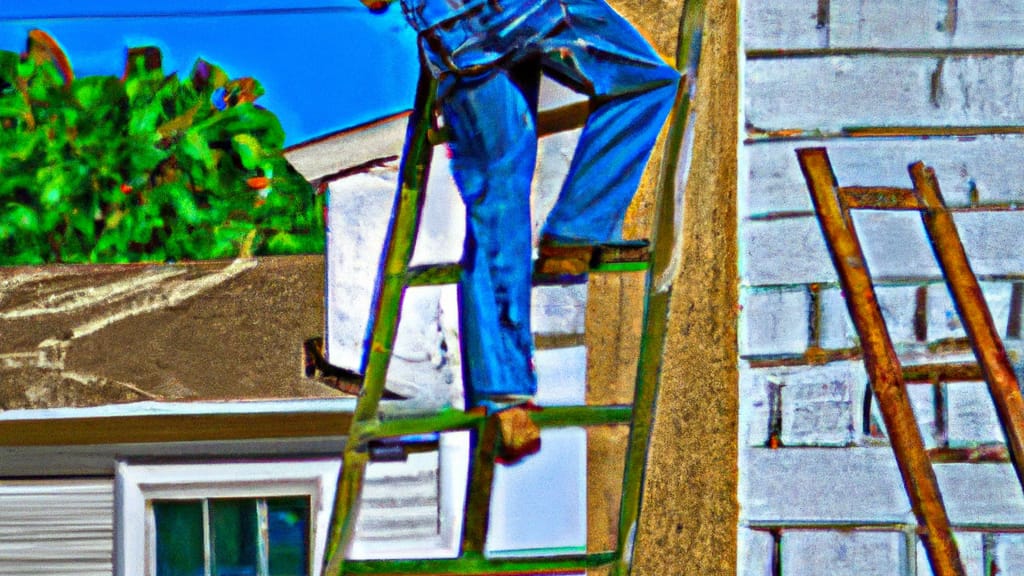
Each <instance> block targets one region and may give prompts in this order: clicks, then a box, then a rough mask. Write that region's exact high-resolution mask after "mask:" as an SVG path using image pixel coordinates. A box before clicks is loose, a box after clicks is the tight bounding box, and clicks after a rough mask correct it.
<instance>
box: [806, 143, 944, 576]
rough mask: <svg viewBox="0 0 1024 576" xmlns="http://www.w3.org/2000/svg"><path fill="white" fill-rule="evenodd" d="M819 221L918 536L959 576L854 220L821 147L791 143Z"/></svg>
mask: <svg viewBox="0 0 1024 576" xmlns="http://www.w3.org/2000/svg"><path fill="white" fill-rule="evenodd" d="M797 156H798V158H799V161H800V168H801V170H802V171H803V174H804V178H805V180H806V181H807V187H808V189H809V190H810V192H811V199H812V200H813V202H814V209H815V212H816V214H817V216H818V222H819V224H820V225H821V230H822V232H823V233H824V236H825V239H826V242H827V245H828V248H829V254H830V256H831V258H832V262H833V264H834V266H835V267H836V271H837V272H838V274H839V279H840V285H841V286H842V288H843V292H844V294H845V296H846V302H847V307H848V308H849V311H850V316H851V317H852V319H853V323H854V326H855V328H856V330H857V333H858V335H859V336H860V339H861V347H862V350H863V354H864V365H865V368H866V370H867V373H868V376H869V378H870V380H871V387H872V389H873V391H874V393H875V397H876V398H877V399H878V404H879V408H880V410H881V412H882V418H883V420H884V422H885V426H886V430H887V431H888V433H889V439H890V443H891V445H892V449H893V452H894V453H895V456H896V462H897V465H898V467H899V470H900V475H901V477H902V479H903V485H904V488H905V490H906V492H907V496H908V498H909V500H910V505H911V507H912V509H913V511H914V515H915V516H916V517H917V522H918V524H919V525H921V526H922V528H923V533H922V534H921V539H922V541H923V543H924V547H925V550H926V552H927V554H928V560H929V563H930V564H931V567H932V571H933V572H934V573H935V575H936V576H963V575H964V569H963V565H962V564H961V562H960V554H959V551H958V549H957V546H956V542H955V541H954V539H953V531H952V528H951V527H950V524H949V518H948V516H947V514H946V509H945V505H944V504H943V501H942V495H941V492H940V491H939V485H938V481H937V480H936V478H935V471H934V470H933V469H932V466H931V462H930V461H929V459H928V455H927V452H926V451H925V447H924V441H923V439H922V438H921V433H920V430H919V429H918V427H917V421H916V419H915V417H914V412H913V409H912V408H911V405H910V400H909V398H908V396H907V393H906V386H905V383H904V381H903V374H902V368H901V366H900V362H899V359H898V358H897V356H896V351H895V349H894V348H893V345H892V340H891V339H890V337H889V332H888V329H887V327H886V324H885V319H884V317H883V316H882V311H881V308H880V307H879V305H878V300H877V297H876V295H875V290H874V286H873V285H872V282H871V276H870V273H869V271H868V268H867V263H866V261H865V259H864V254H863V251H862V250H861V247H860V243H859V241H858V240H857V235H856V232H855V230H854V229H853V228H852V227H851V226H850V224H852V222H850V221H849V219H848V217H844V214H843V212H844V210H843V208H842V207H841V205H840V198H839V194H838V185H837V183H836V179H835V174H834V172H833V171H832V166H831V164H830V162H829V159H828V152H827V151H826V150H825V149H824V148H810V149H806V148H805V149H800V150H797Z"/></svg>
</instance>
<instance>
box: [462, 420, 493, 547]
mask: <svg viewBox="0 0 1024 576" xmlns="http://www.w3.org/2000/svg"><path fill="white" fill-rule="evenodd" d="M475 434H476V446H475V447H474V448H473V453H472V455H471V457H470V460H469V461H470V466H471V470H470V474H469V480H468V481H469V486H468V487H467V490H466V495H467V497H466V507H465V513H464V514H463V522H462V543H461V549H460V550H461V557H462V558H468V559H480V558H483V557H484V548H485V546H486V544H487V528H488V522H489V521H490V517H491V493H492V491H493V485H494V466H495V464H494V456H495V452H496V448H497V442H498V422H497V419H496V418H493V417H491V418H485V419H484V420H482V421H481V422H480V424H479V425H478V426H477V429H476V432H475Z"/></svg>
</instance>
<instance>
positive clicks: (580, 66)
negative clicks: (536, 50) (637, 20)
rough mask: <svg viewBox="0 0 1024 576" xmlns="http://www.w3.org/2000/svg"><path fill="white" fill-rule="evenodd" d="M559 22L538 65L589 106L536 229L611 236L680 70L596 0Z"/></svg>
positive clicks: (578, 3)
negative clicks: (557, 190)
mask: <svg viewBox="0 0 1024 576" xmlns="http://www.w3.org/2000/svg"><path fill="white" fill-rule="evenodd" d="M566 20H567V26H565V27H564V28H562V29H561V30H560V31H559V33H558V34H556V35H554V36H551V37H549V38H546V39H545V40H544V41H543V42H542V44H541V46H540V48H541V49H542V50H543V52H544V56H545V59H544V66H545V68H546V69H548V70H549V71H550V73H551V74H552V75H553V76H555V77H556V78H558V79H560V80H561V81H563V82H564V83H566V84H567V85H569V86H570V87H571V88H574V89H576V90H578V91H580V92H583V93H586V94H588V95H589V96H591V98H592V99H593V100H592V102H593V104H594V105H595V108H594V110H593V112H592V113H591V115H590V117H589V119H588V120H587V124H586V126H585V127H584V129H583V133H582V135H581V136H580V140H579V144H578V145H577V148H576V154H575V156H574V157H573V161H572V164H571V166H570V169H569V174H568V176H567V178H566V182H565V185H564V187H563V188H562V192H561V194H560V195H559V198H558V201H557V202H556V204H555V206H554V208H553V209H552V211H551V213H550V214H549V216H548V219H547V222H546V223H545V225H544V229H543V232H544V235H545V236H546V237H548V238H549V239H553V240H561V241H565V242H572V241H584V242H592V243H593V242H606V241H610V240H617V239H620V238H621V234H622V220H623V218H624V217H625V214H626V210H627V208H628V207H629V203H630V201H631V200H632V198H633V195H634V193H635V192H636V189H637V186H638V185H639V182H640V178H641V176H642V174H643V170H644V166H645V165H646V164H647V160H648V158H649V157H650V153H651V149H652V148H653V147H654V143H655V140H656V139H657V137H658V133H659V132H660V131H661V127H662V124H663V123H664V121H665V118H666V117H667V116H668V113H669V111H670V110H671V108H672V103H673V101H674V97H675V93H676V88H677V85H678V82H679V74H678V72H677V71H676V70H675V69H673V68H672V67H670V66H668V65H667V64H665V62H664V61H663V60H662V59H661V58H660V57H659V56H658V55H657V53H656V52H655V51H654V49H653V48H651V47H650V45H649V44H648V43H647V41H646V40H644V38H643V37H642V36H641V35H640V34H639V33H638V32H637V31H636V30H635V29H634V28H633V27H632V26H631V25H630V24H629V23H628V22H627V21H626V20H625V19H623V18H622V17H621V16H619V15H618V14H617V13H616V12H615V11H614V10H612V9H611V8H610V7H608V5H607V4H605V2H604V1H603V0H574V1H573V2H571V3H569V4H568V5H567V19H566Z"/></svg>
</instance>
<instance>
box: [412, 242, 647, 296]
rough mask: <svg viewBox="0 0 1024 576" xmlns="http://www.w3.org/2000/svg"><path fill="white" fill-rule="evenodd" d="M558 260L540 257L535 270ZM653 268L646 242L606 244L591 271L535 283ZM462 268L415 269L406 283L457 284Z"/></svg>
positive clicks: (538, 276)
mask: <svg viewBox="0 0 1024 576" xmlns="http://www.w3.org/2000/svg"><path fill="white" fill-rule="evenodd" d="M557 260H558V259H557V258H540V259H538V260H536V261H535V262H534V269H540V268H543V267H544V266H545V264H549V263H551V264H554V266H553V267H554V268H558V265H557ZM649 267H650V249H649V248H648V245H647V244H646V243H644V242H625V243H621V244H619V243H616V244H602V245H599V246H595V247H594V248H593V257H592V258H591V261H590V267H589V269H588V270H587V271H585V272H582V273H579V274H555V273H552V274H547V273H540V272H537V273H534V275H533V281H534V284H537V285H544V284H573V283H581V282H583V281H584V280H585V278H586V274H587V273H592V274H611V273H622V272H643V271H645V270H647V268H649ZM461 271H462V267H461V266H460V265H458V264H427V265H424V266H411V267H409V271H408V272H406V283H407V284H408V285H409V286H438V285H441V284H456V283H458V281H459V275H460V274H461Z"/></svg>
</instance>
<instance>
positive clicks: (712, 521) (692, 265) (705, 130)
mask: <svg viewBox="0 0 1024 576" xmlns="http://www.w3.org/2000/svg"><path fill="white" fill-rule="evenodd" d="M611 3H612V4H613V5H614V6H615V8H616V9H617V10H619V11H620V12H621V13H622V14H623V15H624V16H626V17H627V18H629V19H630V20H632V21H633V22H634V23H636V24H637V26H638V27H639V28H641V29H642V31H643V32H644V33H645V35H647V37H648V38H650V39H651V40H652V42H654V43H655V44H656V46H657V47H658V49H659V50H660V51H661V52H662V54H665V55H666V56H670V55H672V54H673V53H674V52H675V39H676V37H677V31H678V23H679V16H680V14H681V12H682V2H680V1H673V0H619V1H615V0H612V2H611ZM737 44H738V41H737V6H736V3H735V2H732V1H730V0H709V1H707V2H706V20H705V25H704V37H703V50H702V58H701V64H700V70H699V73H698V76H699V83H698V89H697V99H696V102H695V106H696V110H697V115H696V120H695V122H696V123H695V127H694V128H695V137H694V148H693V161H692V166H691V172H690V177H689V182H688V186H687V190H686V212H685V216H684V225H683V231H682V235H683V237H682V240H683V242H684V247H685V248H684V252H683V262H682V266H681V269H680V271H679V274H678V276H677V279H676V283H675V288H674V293H673V297H672V302H671V321H670V330H669V338H668V343H667V351H666V357H665V360H664V365H663V373H662V380H661V386H660V393H659V398H658V402H657V409H656V410H657V412H656V419H655V426H654V432H653V437H652V440H651V446H650V454H649V461H648V468H647V476H646V481H645V489H644V498H643V508H642V515H641V523H640V527H639V532H638V536H637V541H636V549H635V553H634V573H635V574H642V575H648V574H649V575H657V576H668V575H677V574H679V575H683V574H685V575H689V574H735V572H736V523H737V517H738V504H737V500H736V487H737V448H736V430H737V418H738V404H737V370H736V358H737V356H736V315H737V304H738V293H737V248H736V246H737V244H736V225H735V223H736V208H735V206H736V182H737V177H736V175H737V165H736V149H737V137H738V135H737V117H738V116H737V114H738V107H739V105H738V88H737V85H738V81H737V78H738V72H737V62H738V57H737ZM660 154H661V151H660V149H658V150H656V151H655V156H654V158H659V157H660ZM655 164H656V162H652V167H649V169H648V176H647V177H646V178H645V186H644V190H642V193H641V197H640V198H638V201H637V202H636V203H635V205H634V208H635V210H634V213H633V215H632V218H633V219H632V223H633V225H634V231H638V230H644V229H646V228H647V227H648V225H649V217H650V206H651V185H652V183H653V181H654V177H653V174H654V172H653V171H652V169H651V168H653V167H654V166H653V165H655ZM641 282H642V280H641V279H639V278H629V277H621V278H619V279H611V278H608V279H603V278H602V279H597V280H595V281H594V283H592V285H591V289H592V298H593V300H594V302H592V304H591V310H590V312H591V313H590V314H588V317H589V318H590V320H591V322H592V323H591V324H590V325H588V335H587V338H588V344H590V345H591V346H593V347H594V348H592V349H591V356H590V357H591V369H590V373H589V374H588V380H589V381H590V392H591V400H592V401H595V400H596V401H606V402H607V401H624V400H625V398H624V397H623V385H626V386H628V382H629V381H630V379H631V374H632V373H631V371H630V368H629V367H628V365H629V362H628V358H626V357H624V356H623V352H622V351H621V350H623V349H635V348H632V344H634V343H635V342H636V340H635V337H636V334H637V332H638V330H639V324H638V322H630V321H629V319H630V318H638V311H639V309H640V308H639V307H638V305H637V302H636V300H637V299H638V298H639V296H640V293H639V290H640V287H641V285H642V284H641ZM616 305H617V306H618V307H619V310H620V313H621V314H622V318H623V322H621V323H620V324H619V325H618V326H615V327H614V328H612V329H611V330H612V331H613V332H614V333H609V329H608V328H606V329H604V330H602V329H600V328H598V327H597V326H596V324H595V323H596V322H597V320H595V317H597V318H600V317H601V315H595V314H593V312H594V311H596V309H599V308H605V309H607V308H608V307H611V306H616ZM605 317H606V316H605ZM591 327H593V328H594V331H593V332H591ZM606 341H617V342H618V344H619V345H620V346H623V345H625V348H621V347H620V349H619V351H614V350H612V351H610V352H607V353H602V351H601V350H598V349H595V348H596V347H597V346H601V345H603V343H604V342H606ZM616 382H617V384H615V383H616ZM602 385H604V386H607V388H606V389H607V390H616V391H615V392H612V393H611V394H606V393H600V392H598V391H599V390H600V387H601V386H602ZM607 435H608V434H607V433H606V436H607ZM612 435H617V436H618V437H619V438H621V437H622V435H623V431H617V432H616V433H613V434H612ZM607 444H609V442H608V441H607V439H606V440H605V443H603V444H602V443H601V442H593V443H592V445H593V448H592V452H591V462H592V463H593V466H592V472H600V471H598V470H594V469H593V468H594V467H596V466H598V465H599V464H598V463H599V462H601V459H600V458H601V457H603V458H605V460H604V461H605V462H606V463H608V460H607V458H608V456H609V454H608V453H614V450H611V449H610V448H609V447H608V446H607ZM601 450H603V451H604V453H603V454H602V453H599V451H601ZM618 474H621V468H619V467H618V466H612V465H610V463H609V464H607V469H606V471H605V475H604V476H605V477H606V481H605V483H604V484H603V485H599V484H600V483H601V481H600V480H592V481H591V482H592V486H591V492H592V499H591V501H592V505H591V516H592V518H593V521H592V524H591V528H592V531H599V530H601V529H602V528H603V529H605V530H607V527H601V526H597V525H595V524H598V523H600V522H601V521H602V515H600V514H599V513H598V512H599V509H600V504H599V502H600V499H601V498H603V497H604V496H603V494H607V493H608V492H610V491H612V490H611V488H610V486H611V484H610V482H611V477H612V476H615V475H618ZM601 476H602V475H601V474H600V473H598V474H597V475H596V477H597V478H600V477H601ZM607 516H608V514H606V515H605V517H607ZM595 529H596V530H595ZM599 538H600V533H598V534H596V535H595V534H592V537H591V545H592V547H597V543H598V542H599V540H598V539H599Z"/></svg>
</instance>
